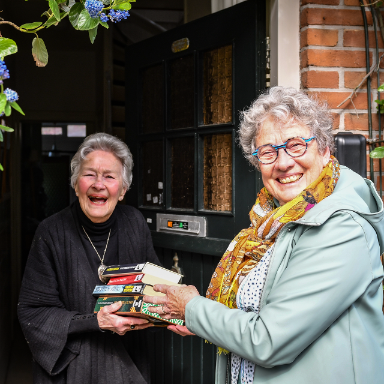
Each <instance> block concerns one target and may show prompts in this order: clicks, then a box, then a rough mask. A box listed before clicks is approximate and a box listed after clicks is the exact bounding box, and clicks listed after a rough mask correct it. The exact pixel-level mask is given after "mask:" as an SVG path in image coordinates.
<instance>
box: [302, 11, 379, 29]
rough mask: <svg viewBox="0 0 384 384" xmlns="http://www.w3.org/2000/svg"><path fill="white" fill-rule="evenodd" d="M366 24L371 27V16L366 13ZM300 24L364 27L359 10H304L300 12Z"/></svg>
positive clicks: (303, 25)
mask: <svg viewBox="0 0 384 384" xmlns="http://www.w3.org/2000/svg"><path fill="white" fill-rule="evenodd" d="M367 22H368V24H369V25H372V16H371V13H370V12H367ZM300 24H301V26H302V27H305V26H307V25H348V26H349V25H364V21H363V15H362V13H361V11H360V10H352V9H329V8H306V9H304V10H303V11H302V12H301V15H300Z"/></svg>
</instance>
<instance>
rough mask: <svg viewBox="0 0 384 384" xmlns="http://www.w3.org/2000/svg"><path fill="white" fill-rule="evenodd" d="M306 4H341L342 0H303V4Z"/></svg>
mask: <svg viewBox="0 0 384 384" xmlns="http://www.w3.org/2000/svg"><path fill="white" fill-rule="evenodd" d="M306 4H322V5H339V4H340V0H301V5H306Z"/></svg>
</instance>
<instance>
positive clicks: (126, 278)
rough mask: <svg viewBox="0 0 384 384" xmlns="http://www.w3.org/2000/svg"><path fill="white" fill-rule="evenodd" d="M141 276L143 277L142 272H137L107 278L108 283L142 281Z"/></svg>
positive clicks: (117, 283) (118, 283)
mask: <svg viewBox="0 0 384 384" xmlns="http://www.w3.org/2000/svg"><path fill="white" fill-rule="evenodd" d="M143 277H144V274H143V273H139V274H136V275H128V276H121V277H112V278H111V279H109V281H108V285H121V284H131V283H142V279H143Z"/></svg>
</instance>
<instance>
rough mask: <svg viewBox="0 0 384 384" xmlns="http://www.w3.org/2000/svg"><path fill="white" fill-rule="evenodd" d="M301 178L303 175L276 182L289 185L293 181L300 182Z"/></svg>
mask: <svg viewBox="0 0 384 384" xmlns="http://www.w3.org/2000/svg"><path fill="white" fill-rule="evenodd" d="M302 177H303V174H302V173H301V174H299V175H292V176H288V177H284V178H277V179H276V180H277V181H278V182H279V183H281V184H289V183H294V182H295V181H298V180H300V179H301V178H302Z"/></svg>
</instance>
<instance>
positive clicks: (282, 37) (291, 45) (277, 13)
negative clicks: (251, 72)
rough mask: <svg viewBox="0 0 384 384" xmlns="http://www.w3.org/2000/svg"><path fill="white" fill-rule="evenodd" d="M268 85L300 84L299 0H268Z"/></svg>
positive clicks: (296, 86) (297, 85)
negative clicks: (269, 66)
mask: <svg viewBox="0 0 384 384" xmlns="http://www.w3.org/2000/svg"><path fill="white" fill-rule="evenodd" d="M269 26H270V30H269V36H270V45H271V87H273V86H276V85H282V86H289V87H294V88H297V89H299V88H300V0H271V1H270V19H269Z"/></svg>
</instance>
